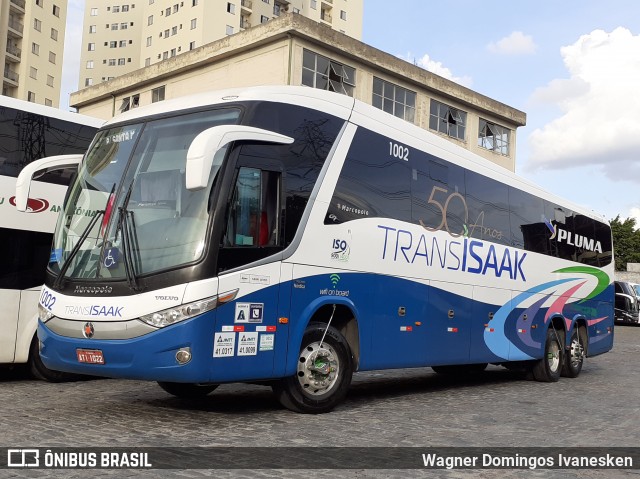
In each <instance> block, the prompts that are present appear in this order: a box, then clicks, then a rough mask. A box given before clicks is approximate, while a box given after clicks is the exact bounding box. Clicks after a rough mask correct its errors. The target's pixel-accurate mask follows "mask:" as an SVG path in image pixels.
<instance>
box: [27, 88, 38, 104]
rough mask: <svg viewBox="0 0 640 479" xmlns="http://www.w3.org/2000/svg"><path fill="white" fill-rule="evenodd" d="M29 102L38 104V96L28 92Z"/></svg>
mask: <svg viewBox="0 0 640 479" xmlns="http://www.w3.org/2000/svg"><path fill="white" fill-rule="evenodd" d="M27 101H30V102H33V103H35V102H36V94H35V93H33V92H32V91H30V92H27Z"/></svg>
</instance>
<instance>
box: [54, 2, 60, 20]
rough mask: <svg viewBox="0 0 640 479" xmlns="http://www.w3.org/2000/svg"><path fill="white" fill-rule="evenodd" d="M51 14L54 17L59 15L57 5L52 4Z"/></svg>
mask: <svg viewBox="0 0 640 479" xmlns="http://www.w3.org/2000/svg"><path fill="white" fill-rule="evenodd" d="M53 15H54V16H56V17H59V16H60V7H59V6H58V5H54V6H53Z"/></svg>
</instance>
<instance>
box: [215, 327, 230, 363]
mask: <svg viewBox="0 0 640 479" xmlns="http://www.w3.org/2000/svg"><path fill="white" fill-rule="evenodd" d="M235 347H236V333H216V334H215V336H214V338H213V357H214V358H229V357H232V356H233V352H234V350H235Z"/></svg>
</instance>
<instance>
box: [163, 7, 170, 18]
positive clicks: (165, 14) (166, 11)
mask: <svg viewBox="0 0 640 479" xmlns="http://www.w3.org/2000/svg"><path fill="white" fill-rule="evenodd" d="M169 15H171V7H169V8H167V9H166V10H165V11H164V16H165V17H168V16H169Z"/></svg>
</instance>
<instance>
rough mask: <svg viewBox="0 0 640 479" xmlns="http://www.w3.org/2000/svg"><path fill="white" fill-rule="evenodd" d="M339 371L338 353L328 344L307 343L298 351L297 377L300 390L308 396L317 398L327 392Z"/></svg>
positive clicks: (334, 382)
mask: <svg viewBox="0 0 640 479" xmlns="http://www.w3.org/2000/svg"><path fill="white" fill-rule="evenodd" d="M339 373H340V363H339V360H338V354H337V353H336V351H335V350H334V349H333V348H332V347H331V346H330V345H328V344H326V343H324V344H323V345H322V347H320V342H319V341H317V342H314V343H311V344H309V345H308V346H307V347H306V348H304V349H303V350H302V351H301V352H300V357H299V360H298V371H297V378H298V382H299V383H300V386H302V391H303V392H304V394H306V395H307V396H309V397H313V398H316V399H317V398H318V396H322V395H323V394H326V393H327V392H329V391H330V390H331V389H332V388H333V387H334V386H335V384H336V381H337V380H338V375H339Z"/></svg>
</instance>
